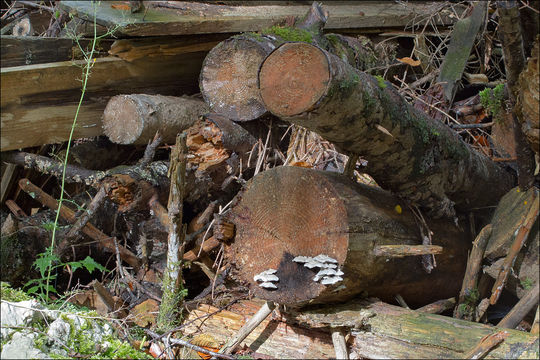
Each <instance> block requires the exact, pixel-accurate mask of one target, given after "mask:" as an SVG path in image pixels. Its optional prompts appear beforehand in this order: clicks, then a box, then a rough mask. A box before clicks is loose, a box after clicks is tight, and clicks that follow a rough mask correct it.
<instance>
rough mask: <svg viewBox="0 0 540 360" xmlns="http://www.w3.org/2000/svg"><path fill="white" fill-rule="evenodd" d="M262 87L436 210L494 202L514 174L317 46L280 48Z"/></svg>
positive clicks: (288, 117)
mask: <svg viewBox="0 0 540 360" xmlns="http://www.w3.org/2000/svg"><path fill="white" fill-rule="evenodd" d="M259 87H260V93H261V98H262V100H263V103H264V104H265V107H266V108H267V109H268V110H269V111H270V112H271V113H273V114H274V115H276V116H278V117H280V118H282V119H283V120H285V121H288V122H290V123H293V124H296V125H300V126H304V127H306V128H308V129H309V130H312V131H315V132H317V133H319V134H320V135H321V136H322V137H323V138H325V139H326V140H329V141H331V142H333V143H334V144H335V145H336V146H337V147H338V148H340V149H341V150H342V151H345V152H348V153H352V154H359V155H361V156H362V157H363V158H364V159H366V160H367V161H368V165H367V168H366V171H367V172H368V173H369V174H370V175H371V176H372V177H373V178H374V179H375V181H377V183H378V184H379V185H381V186H382V187H383V188H385V189H389V190H391V191H393V192H395V193H397V194H399V195H401V196H403V197H405V198H406V199H408V200H411V201H412V202H413V203H415V204H418V205H420V206H422V207H424V208H426V209H428V210H429V214H430V215H431V216H434V217H441V216H449V217H454V216H455V208H456V209H458V210H467V209H470V208H475V207H482V206H490V205H495V204H496V203H497V201H498V200H499V199H500V198H501V197H502V196H503V195H504V194H505V193H506V192H507V191H508V190H509V189H510V188H511V186H512V184H513V180H514V179H513V178H512V176H511V175H510V174H509V173H507V172H505V171H504V170H503V169H502V168H500V167H499V166H498V165H497V164H496V163H494V162H492V161H491V160H490V159H489V158H487V157H485V156H484V155H482V154H480V153H477V152H476V151H474V150H473V149H472V148H471V147H470V146H469V145H468V144H466V143H465V142H464V141H463V140H462V139H461V138H460V137H459V135H457V134H456V133H455V132H453V131H452V130H451V129H450V128H448V127H447V126H445V125H444V124H442V123H440V122H437V121H435V120H433V119H431V118H429V117H428V116H427V115H426V114H424V113H423V112H421V111H419V110H417V109H414V108H413V107H412V106H411V105H410V104H408V103H407V102H406V101H405V99H404V98H403V97H402V96H400V95H399V94H398V93H397V91H396V90H394V89H393V88H392V86H390V85H389V84H388V83H383V82H379V81H378V80H377V79H376V78H374V77H372V76H370V75H368V74H366V73H364V72H361V71H358V70H356V69H355V68H353V67H352V66H350V65H349V64H347V63H346V62H344V61H342V60H341V59H340V58H338V57H336V56H335V55H333V54H330V53H329V52H327V51H325V50H323V49H321V48H319V47H317V46H314V45H311V44H306V43H285V44H283V45H281V46H280V47H278V48H277V49H276V50H274V51H273V52H272V53H271V54H270V55H269V56H268V57H267V58H266V59H265V60H264V62H263V64H262V65H261V68H260V71H259Z"/></svg>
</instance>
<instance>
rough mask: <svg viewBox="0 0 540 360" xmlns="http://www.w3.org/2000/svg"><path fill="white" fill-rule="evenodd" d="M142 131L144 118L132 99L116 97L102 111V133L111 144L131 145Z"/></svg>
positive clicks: (126, 96) (123, 96) (127, 96)
mask: <svg viewBox="0 0 540 360" xmlns="http://www.w3.org/2000/svg"><path fill="white" fill-rule="evenodd" d="M126 129H129V130H128V131H126ZM143 129H144V118H143V117H142V115H141V113H140V112H139V104H138V103H137V101H136V100H135V99H134V98H133V97H131V96H130V95H117V96H113V97H112V98H111V99H110V100H109V102H108V103H107V106H106V107H105V110H104V111H103V132H104V133H105V135H107V137H108V138H109V139H110V140H111V141H112V142H114V143H116V144H133V143H134V142H135V141H136V140H137V139H138V138H139V137H140V136H141V133H142V131H143Z"/></svg>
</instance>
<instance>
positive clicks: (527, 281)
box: [520, 277, 533, 290]
mask: <svg viewBox="0 0 540 360" xmlns="http://www.w3.org/2000/svg"><path fill="white" fill-rule="evenodd" d="M520 284H521V287H522V288H523V289H525V290H529V289H530V288H532V285H533V281H532V279H531V278H528V277H526V278H525V279H523V280H521V281H520Z"/></svg>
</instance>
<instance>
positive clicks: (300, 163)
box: [291, 161, 313, 169]
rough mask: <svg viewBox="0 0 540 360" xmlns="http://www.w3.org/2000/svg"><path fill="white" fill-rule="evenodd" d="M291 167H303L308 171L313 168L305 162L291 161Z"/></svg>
mask: <svg viewBox="0 0 540 360" xmlns="http://www.w3.org/2000/svg"><path fill="white" fill-rule="evenodd" d="M291 166H298V167H303V168H308V169H311V168H312V167H313V166H311V164H308V163H307V162H305V161H293V162H292V163H291Z"/></svg>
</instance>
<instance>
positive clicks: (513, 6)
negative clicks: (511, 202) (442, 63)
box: [497, 0, 535, 190]
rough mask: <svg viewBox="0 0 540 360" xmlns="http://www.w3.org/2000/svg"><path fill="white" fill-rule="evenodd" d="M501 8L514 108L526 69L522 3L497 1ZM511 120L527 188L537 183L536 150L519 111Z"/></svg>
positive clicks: (522, 180) (501, 31) (521, 180)
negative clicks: (520, 8)
mask: <svg viewBox="0 0 540 360" xmlns="http://www.w3.org/2000/svg"><path fill="white" fill-rule="evenodd" d="M497 10H498V12H499V28H500V29H499V31H498V35H499V38H500V40H501V45H502V50H503V60H504V67H505V70H506V78H507V82H508V89H509V91H508V93H509V97H510V102H511V104H512V108H514V107H515V105H516V99H517V98H518V94H519V92H520V89H519V86H518V85H519V84H518V80H519V74H520V73H521V72H522V70H523V69H524V68H525V50H524V48H523V37H522V36H521V21H520V17H519V4H518V2H517V1H515V0H504V1H497ZM518 114H519V112H518ZM511 119H512V125H513V128H514V141H515V143H516V155H517V167H518V175H519V176H518V182H519V186H520V188H521V189H522V190H527V189H529V188H530V187H531V186H532V185H533V183H534V175H533V174H534V168H535V166H534V165H535V160H534V153H533V151H532V149H531V148H530V147H529V146H528V143H527V139H526V137H525V134H524V133H523V131H522V129H521V126H520V123H519V121H518V119H517V116H516V114H514V113H512V115H511Z"/></svg>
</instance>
